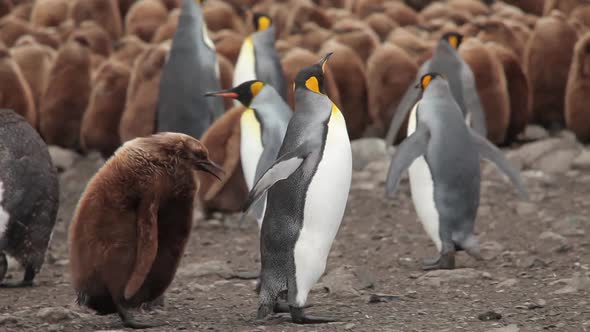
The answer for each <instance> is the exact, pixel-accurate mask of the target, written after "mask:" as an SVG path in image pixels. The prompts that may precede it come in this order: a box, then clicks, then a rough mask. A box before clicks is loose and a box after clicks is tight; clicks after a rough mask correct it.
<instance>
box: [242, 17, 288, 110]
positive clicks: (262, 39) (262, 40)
mask: <svg viewBox="0 0 590 332" xmlns="http://www.w3.org/2000/svg"><path fill="white" fill-rule="evenodd" d="M253 19H254V27H255V29H256V32H254V33H253V34H252V35H250V36H249V37H247V38H246V39H245V40H244V42H243V43H242V48H241V50H240V55H239V56H238V60H237V62H236V68H235V70H234V84H233V86H238V85H240V84H241V83H244V82H246V81H250V80H259V81H262V82H266V84H268V85H270V86H272V87H273V88H275V90H277V92H278V93H279V94H280V96H281V97H282V98H283V100H285V101H287V81H286V79H285V75H284V73H283V67H282V66H281V59H280V58H279V55H278V53H277V50H276V49H275V35H276V32H275V26H274V25H273V24H272V20H271V18H270V17H269V16H267V15H264V14H259V13H255V14H254V16H253ZM236 103H237V102H236Z"/></svg>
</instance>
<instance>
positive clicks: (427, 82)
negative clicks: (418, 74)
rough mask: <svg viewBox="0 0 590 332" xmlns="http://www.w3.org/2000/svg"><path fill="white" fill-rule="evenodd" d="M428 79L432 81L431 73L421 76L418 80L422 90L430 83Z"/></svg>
mask: <svg viewBox="0 0 590 332" xmlns="http://www.w3.org/2000/svg"><path fill="white" fill-rule="evenodd" d="M430 81H432V75H431V74H427V75H424V76H422V81H421V82H420V86H421V87H422V90H424V89H426V87H427V86H428V84H430Z"/></svg>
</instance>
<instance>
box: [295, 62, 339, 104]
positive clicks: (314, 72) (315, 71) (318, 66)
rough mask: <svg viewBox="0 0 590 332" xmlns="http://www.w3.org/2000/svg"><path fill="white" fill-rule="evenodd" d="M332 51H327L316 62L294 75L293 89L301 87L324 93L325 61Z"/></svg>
mask: <svg viewBox="0 0 590 332" xmlns="http://www.w3.org/2000/svg"><path fill="white" fill-rule="evenodd" d="M333 53H334V52H329V53H327V54H326V55H324V57H323V58H322V59H321V60H320V61H319V62H318V63H314V64H313V65H311V66H309V67H305V68H303V69H301V70H300V71H299V73H297V76H295V83H294V87H293V88H294V89H297V88H301V89H307V90H311V91H313V92H316V93H321V94H326V92H325V90H324V73H325V70H326V62H327V61H328V59H329V58H330V56H332V54H333Z"/></svg>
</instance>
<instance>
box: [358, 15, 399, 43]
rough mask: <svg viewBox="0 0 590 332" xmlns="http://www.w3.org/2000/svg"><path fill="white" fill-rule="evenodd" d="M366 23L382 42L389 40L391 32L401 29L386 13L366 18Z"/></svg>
mask: <svg viewBox="0 0 590 332" xmlns="http://www.w3.org/2000/svg"><path fill="white" fill-rule="evenodd" d="M365 22H367V24H368V25H369V26H370V27H371V29H373V31H375V33H376V34H377V36H379V39H380V40H381V41H384V40H385V39H387V36H389V34H390V33H391V31H393V30H394V29H395V28H397V27H399V24H397V22H395V21H394V20H392V19H391V18H390V17H389V16H387V15H385V14H384V13H373V14H371V15H369V16H367V17H366V18H365Z"/></svg>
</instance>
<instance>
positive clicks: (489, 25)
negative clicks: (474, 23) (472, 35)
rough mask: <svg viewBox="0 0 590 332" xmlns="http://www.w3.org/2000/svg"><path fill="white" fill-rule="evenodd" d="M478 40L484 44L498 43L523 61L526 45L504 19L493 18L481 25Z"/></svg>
mask: <svg viewBox="0 0 590 332" xmlns="http://www.w3.org/2000/svg"><path fill="white" fill-rule="evenodd" d="M477 38H478V39H479V40H481V41H482V42H489V41H490V42H491V41H493V42H497V43H500V44H502V45H504V46H506V48H508V49H510V50H512V51H514V53H515V54H516V56H518V59H522V55H523V53H524V43H523V41H521V40H519V39H518V37H517V36H516V35H515V33H514V32H513V30H512V29H510V28H509V27H508V26H507V25H506V24H504V22H503V20H502V19H499V18H495V17H491V18H489V19H487V20H485V22H484V23H483V24H482V25H480V31H479V33H478V34H477Z"/></svg>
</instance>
